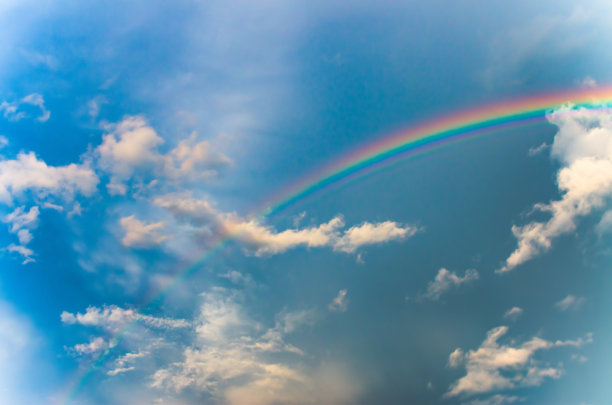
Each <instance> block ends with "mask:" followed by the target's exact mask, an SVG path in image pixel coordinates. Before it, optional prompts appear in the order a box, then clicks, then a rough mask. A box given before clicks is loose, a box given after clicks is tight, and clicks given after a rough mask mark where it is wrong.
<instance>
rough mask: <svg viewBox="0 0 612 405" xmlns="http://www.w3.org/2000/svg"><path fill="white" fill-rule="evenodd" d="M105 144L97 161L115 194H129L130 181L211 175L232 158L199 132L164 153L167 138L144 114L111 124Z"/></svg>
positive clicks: (98, 154) (98, 149) (112, 192)
mask: <svg viewBox="0 0 612 405" xmlns="http://www.w3.org/2000/svg"><path fill="white" fill-rule="evenodd" d="M107 129H108V130H109V132H108V133H107V134H105V135H104V137H103V139H102V143H101V144H100V145H99V146H98V147H97V148H96V157H97V164H98V167H100V169H102V170H103V171H105V172H107V173H109V174H110V182H109V184H108V185H107V188H108V190H109V192H110V193H111V194H125V193H126V192H127V184H126V183H127V182H128V181H129V180H130V179H131V178H132V177H134V176H137V177H140V178H142V179H147V175H148V176H150V177H155V178H157V177H160V176H163V177H165V178H167V179H171V180H174V181H179V180H180V181H185V180H190V179H191V180H193V179H203V178H209V177H211V176H214V175H216V174H217V172H218V170H219V169H221V168H222V167H224V166H226V165H228V164H229V163H230V162H231V161H230V159H229V158H228V157H227V156H225V155H223V154H220V153H218V152H216V151H214V150H213V148H212V146H211V145H210V144H209V143H208V142H207V141H200V142H198V141H197V138H196V135H195V134H192V135H191V136H190V137H189V138H187V139H184V140H182V141H180V142H179V144H178V145H177V146H176V147H175V148H174V149H172V150H170V151H169V152H168V153H166V154H163V153H161V152H160V150H159V147H160V146H161V145H162V144H163V143H164V140H163V139H162V138H161V137H160V136H159V135H158V134H157V132H156V131H155V129H153V127H151V126H150V125H149V124H148V123H147V121H146V120H145V119H144V118H143V117H138V116H137V117H126V118H124V119H123V120H122V121H120V122H119V123H117V124H115V125H109V126H108V127H107Z"/></svg>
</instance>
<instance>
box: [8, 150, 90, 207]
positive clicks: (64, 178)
mask: <svg viewBox="0 0 612 405" xmlns="http://www.w3.org/2000/svg"><path fill="white" fill-rule="evenodd" d="M97 185H98V176H97V175H96V174H95V173H94V171H93V170H92V169H91V168H90V167H89V166H87V165H84V164H74V163H71V164H69V165H66V166H48V165H47V164H46V163H45V162H44V161H42V160H39V159H38V158H37V157H36V155H35V154H34V153H33V152H29V153H19V154H18V155H17V158H16V159H7V160H0V203H4V204H12V203H13V200H14V199H15V198H17V197H20V196H22V195H23V194H24V193H25V192H27V191H32V192H34V193H35V196H36V197H37V198H41V199H42V198H45V197H47V196H56V197H59V198H62V199H66V200H71V199H73V198H74V196H75V195H76V194H83V195H85V196H89V195H91V194H92V193H93V192H94V191H95V190H96V186H97Z"/></svg>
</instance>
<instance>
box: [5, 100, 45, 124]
mask: <svg viewBox="0 0 612 405" xmlns="http://www.w3.org/2000/svg"><path fill="white" fill-rule="evenodd" d="M27 105H29V106H34V107H36V108H37V109H38V116H37V117H36V120H37V121H40V122H45V121H47V120H49V118H50V117H51V112H50V111H49V110H47V108H46V107H45V100H44V99H43V96H41V95H40V94H38V93H32V94H28V95H27V96H25V97H23V98H22V99H21V100H19V101H13V102H8V101H3V102H2V103H0V112H3V113H4V118H6V119H8V120H9V121H20V120H22V119H24V118H29V117H30V113H29V112H27V111H24V108H23V107H24V106H27Z"/></svg>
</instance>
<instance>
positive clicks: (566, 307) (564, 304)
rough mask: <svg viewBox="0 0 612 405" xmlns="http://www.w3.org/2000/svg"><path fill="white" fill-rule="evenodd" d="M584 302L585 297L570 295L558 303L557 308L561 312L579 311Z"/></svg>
mask: <svg viewBox="0 0 612 405" xmlns="http://www.w3.org/2000/svg"><path fill="white" fill-rule="evenodd" d="M584 301H585V300H584V297H576V296H573V295H571V294H570V295H568V296H567V297H565V298H563V299H562V300H561V301H558V302H556V303H555V308H557V309H558V310H559V311H570V310H571V311H577V310H579V309H580V308H581V307H582V304H584Z"/></svg>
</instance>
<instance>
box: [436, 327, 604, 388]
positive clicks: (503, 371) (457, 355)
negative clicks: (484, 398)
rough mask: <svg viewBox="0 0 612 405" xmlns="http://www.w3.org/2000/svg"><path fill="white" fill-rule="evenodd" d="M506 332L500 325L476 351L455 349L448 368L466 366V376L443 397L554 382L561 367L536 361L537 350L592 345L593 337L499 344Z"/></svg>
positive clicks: (558, 376) (488, 334)
mask: <svg viewBox="0 0 612 405" xmlns="http://www.w3.org/2000/svg"><path fill="white" fill-rule="evenodd" d="M507 332H508V327H506V326H499V327H497V328H493V329H491V330H490V331H489V332H488V333H487V338H486V339H485V340H484V341H483V342H482V344H481V345H480V347H479V348H478V349H476V350H470V351H468V352H467V353H464V352H463V351H462V350H461V349H456V350H454V351H453V352H452V353H451V355H450V356H449V365H450V366H452V367H459V366H460V365H462V364H463V365H465V368H466V371H467V373H466V375H465V376H463V377H461V378H460V379H459V380H457V381H456V382H455V383H454V384H452V385H451V386H450V389H449V391H448V392H447V393H446V394H445V397H447V398H448V397H456V396H459V395H462V396H470V395H475V394H484V393H490V392H494V391H500V390H511V389H516V388H520V387H526V386H538V385H541V384H542V383H543V382H544V380H546V379H551V378H552V379H557V378H560V377H561V375H562V374H563V369H562V368H561V365H557V366H551V365H550V364H546V363H543V362H541V361H537V360H536V359H535V358H534V357H535V355H536V353H537V352H538V351H541V350H549V349H551V348H554V347H561V346H571V347H581V346H582V345H583V344H586V343H591V342H592V336H591V334H588V335H587V336H586V338H585V339H582V338H579V339H577V340H565V341H564V340H557V341H548V340H544V339H542V338H539V337H533V338H531V339H530V340H528V341H526V342H524V343H522V344H516V343H512V344H509V345H504V344H499V343H498V340H499V339H500V338H501V337H502V336H504V335H505V334H506V333H507Z"/></svg>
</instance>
